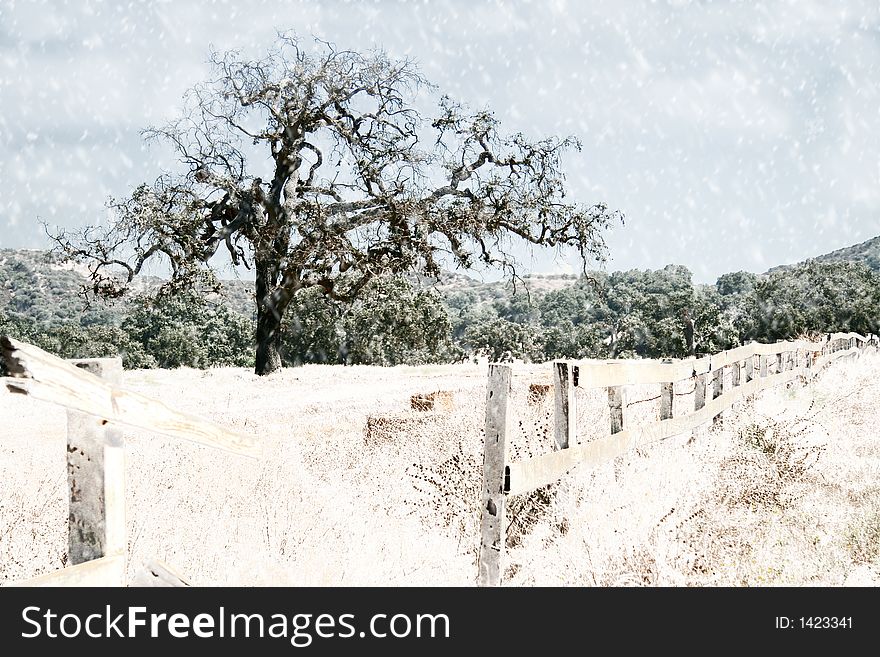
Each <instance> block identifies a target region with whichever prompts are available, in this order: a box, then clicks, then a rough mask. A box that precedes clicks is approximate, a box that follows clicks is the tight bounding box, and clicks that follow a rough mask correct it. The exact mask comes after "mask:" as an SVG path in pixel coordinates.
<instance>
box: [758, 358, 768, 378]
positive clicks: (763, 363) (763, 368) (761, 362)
mask: <svg viewBox="0 0 880 657" xmlns="http://www.w3.org/2000/svg"><path fill="white" fill-rule="evenodd" d="M758 368H759V369H760V372H761V378H762V379H763V378H764V377H766V376H767V356H765V355H763V354H761V355H760V356H758Z"/></svg>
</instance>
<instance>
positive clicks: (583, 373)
mask: <svg viewBox="0 0 880 657" xmlns="http://www.w3.org/2000/svg"><path fill="white" fill-rule="evenodd" d="M810 344H812V343H810V342H806V341H803V340H800V341H790V342H777V343H773V344H763V343H760V342H752V343H750V344H747V345H743V346H741V347H737V348H735V349H730V350H728V351H722V352H720V353H718V354H714V355H713V356H704V357H702V358H699V359H685V360H673V361H668V362H667V361H663V362H661V361H657V360H650V359H643V360H638V359H619V360H579V361H570V362H572V363H575V364H576V365H577V366H578V367H579V368H580V380H581V382H580V383H579V384H578V387H581V388H610V387H612V386H622V385H643V384H646V385H647V384H653V383H667V382H669V381H682V380H684V379H690V378H692V377H693V376H696V375H699V374H706V373H708V372H711V371H713V370H716V369H718V368H721V367H727V366H729V365H731V364H732V363H735V362H739V361H742V360H746V359H747V358H750V357H752V356H756V355H765V356H775V355H776V354H779V353H781V352H785V351H791V350H792V349H797V348H806V347H807V346H808V345H810ZM557 362H558V361H557Z"/></svg>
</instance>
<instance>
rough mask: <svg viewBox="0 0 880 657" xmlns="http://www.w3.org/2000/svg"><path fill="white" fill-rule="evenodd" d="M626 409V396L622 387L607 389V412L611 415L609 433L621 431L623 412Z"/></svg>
mask: <svg viewBox="0 0 880 657" xmlns="http://www.w3.org/2000/svg"><path fill="white" fill-rule="evenodd" d="M625 407H626V394H625V389H624V387H623V386H612V387H610V388H608V410H609V412H610V415H611V433H620V432H621V431H623V410H624V408H625Z"/></svg>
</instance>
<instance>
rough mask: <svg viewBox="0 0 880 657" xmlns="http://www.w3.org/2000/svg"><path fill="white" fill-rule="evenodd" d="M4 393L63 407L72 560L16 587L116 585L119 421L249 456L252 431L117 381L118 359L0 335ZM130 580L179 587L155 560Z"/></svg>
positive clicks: (121, 554)
mask: <svg viewBox="0 0 880 657" xmlns="http://www.w3.org/2000/svg"><path fill="white" fill-rule="evenodd" d="M0 356H2V357H3V359H4V360H5V362H6V366H7V368H8V370H9V372H10V374H11V375H12V378H9V379H6V380H5V383H6V387H7V389H8V390H9V391H10V392H13V393H18V394H26V395H29V396H31V397H33V398H35V399H39V400H41V401H46V402H50V403H53V404H58V405H60V406H64V407H66V408H67V475H68V477H67V481H68V492H69V496H68V502H69V513H68V518H69V521H68V532H69V533H68V537H69V538H68V558H69V561H70V563H71V564H72V565H70V566H68V567H67V568H63V569H61V570H58V571H55V572H53V573H48V574H46V575H41V576H39V577H35V578H32V579H29V580H26V581H23V582H18V583H15V584H14V585H17V586H123V585H124V584H125V572H126V552H127V539H126V533H125V444H124V440H123V436H122V432H121V431H120V430H119V428H118V427H119V426H127V427H133V428H137V429H144V430H147V431H150V432H153V433H158V434H163V435H166V436H170V437H172V438H179V439H184V440H189V441H192V442H196V443H199V444H202V445H206V446H209V447H213V448H216V449H221V450H225V451H228V452H233V453H235V454H239V455H243V456H247V457H250V458H256V457H257V456H258V455H259V453H260V447H259V445H258V443H257V442H256V440H255V439H254V437H253V436H249V435H246V434H242V433H238V432H235V431H230V430H229V429H226V428H224V427H221V426H220V425H218V424H215V423H214V422H211V421H209V420H205V419H203V418H200V417H197V416H194V415H189V414H187V413H181V412H180V411H176V410H174V409H172V408H169V407H168V406H166V405H165V404H163V403H162V402H160V401H157V400H155V399H151V398H149V397H146V396H144V395H140V394H138V393H134V392H131V391H128V390H125V389H124V388H122V385H121V384H122V361H121V359H119V358H94V359H85V360H72V361H64V360H62V359H60V358H57V357H56V356H53V355H51V354H49V353H47V352H45V351H43V350H42V349H39V348H38V347H35V346H33V345H30V344H27V343H25V342H20V341H18V340H13V339H12V338H9V337H6V336H0ZM133 583H134V584H135V585H137V586H186V585H187V584H186V581H185V580H184V579H183V577H181V576H180V575H178V574H177V573H176V572H174V570H173V569H171V568H170V567H169V566H167V565H165V564H163V563H162V562H161V561H158V560H152V561H150V562H149V563H148V564H147V565H146V566H145V567H144V568H143V569H141V570H140V571H138V572H137V573H135V575H134V578H133Z"/></svg>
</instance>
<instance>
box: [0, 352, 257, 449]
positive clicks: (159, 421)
mask: <svg viewBox="0 0 880 657" xmlns="http://www.w3.org/2000/svg"><path fill="white" fill-rule="evenodd" d="M0 350H2V354H3V356H4V357H5V359H6V363H7V366H8V368H9V370H10V373H11V374H12V376H13V377H15V378H12V379H7V381H6V387H7V388H8V389H9V390H10V391H11V392H15V393H23V394H27V395H30V396H31V397H34V398H35V399H39V400H41V401H47V402H51V403H53V404H60V405H61V406H66V407H67V408H71V409H74V410H78V411H81V412H83V413H88V414H89V415H94V416H96V417H98V418H101V419H103V420H107V421H108V422H115V423H117V424H121V425H124V426H128V427H133V428H135V429H144V430H146V431H152V432H154V433H159V434H162V435H165V436H170V437H172V438H182V439H184V440H189V441H191V442H196V443H199V444H201V445H207V446H209V447H215V448H217V449H222V450H225V451H227V452H232V453H234V454H241V455H243V456H248V457H251V458H257V457H258V456H259V455H260V453H261V447H260V445H259V444H258V443H257V441H256V440H255V438H254V437H253V436H248V435H245V434H242V433H238V432H236V431H231V430H229V429H225V428H223V427H221V426H220V425H218V424H215V423H214V422H211V421H209V420H205V419H202V418H200V417H197V416H195V415H190V414H188V413H181V412H179V411H175V410H173V409H171V408H169V407H168V406H166V405H165V404H163V403H162V402H160V401H157V400H155V399H150V398H149V397H146V396H144V395H140V394H138V393H135V392H129V391H127V390H124V389H122V388H119V387H116V386H113V385H111V384H109V383H107V382H104V381H101V379H99V378H98V377H96V376H93V375H91V374H89V373H88V372H85V371H83V370H81V369H79V368H77V367H76V366H74V365H71V364H70V363H67V362H65V361H63V360H61V359H60V358H56V357H55V356H53V355H52V354H49V353H46V352H45V351H43V350H42V349H40V348H38V347H35V346H33V345H30V344H27V343H25V342H19V341H18V340H13V339H12V338H8V337H0Z"/></svg>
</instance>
